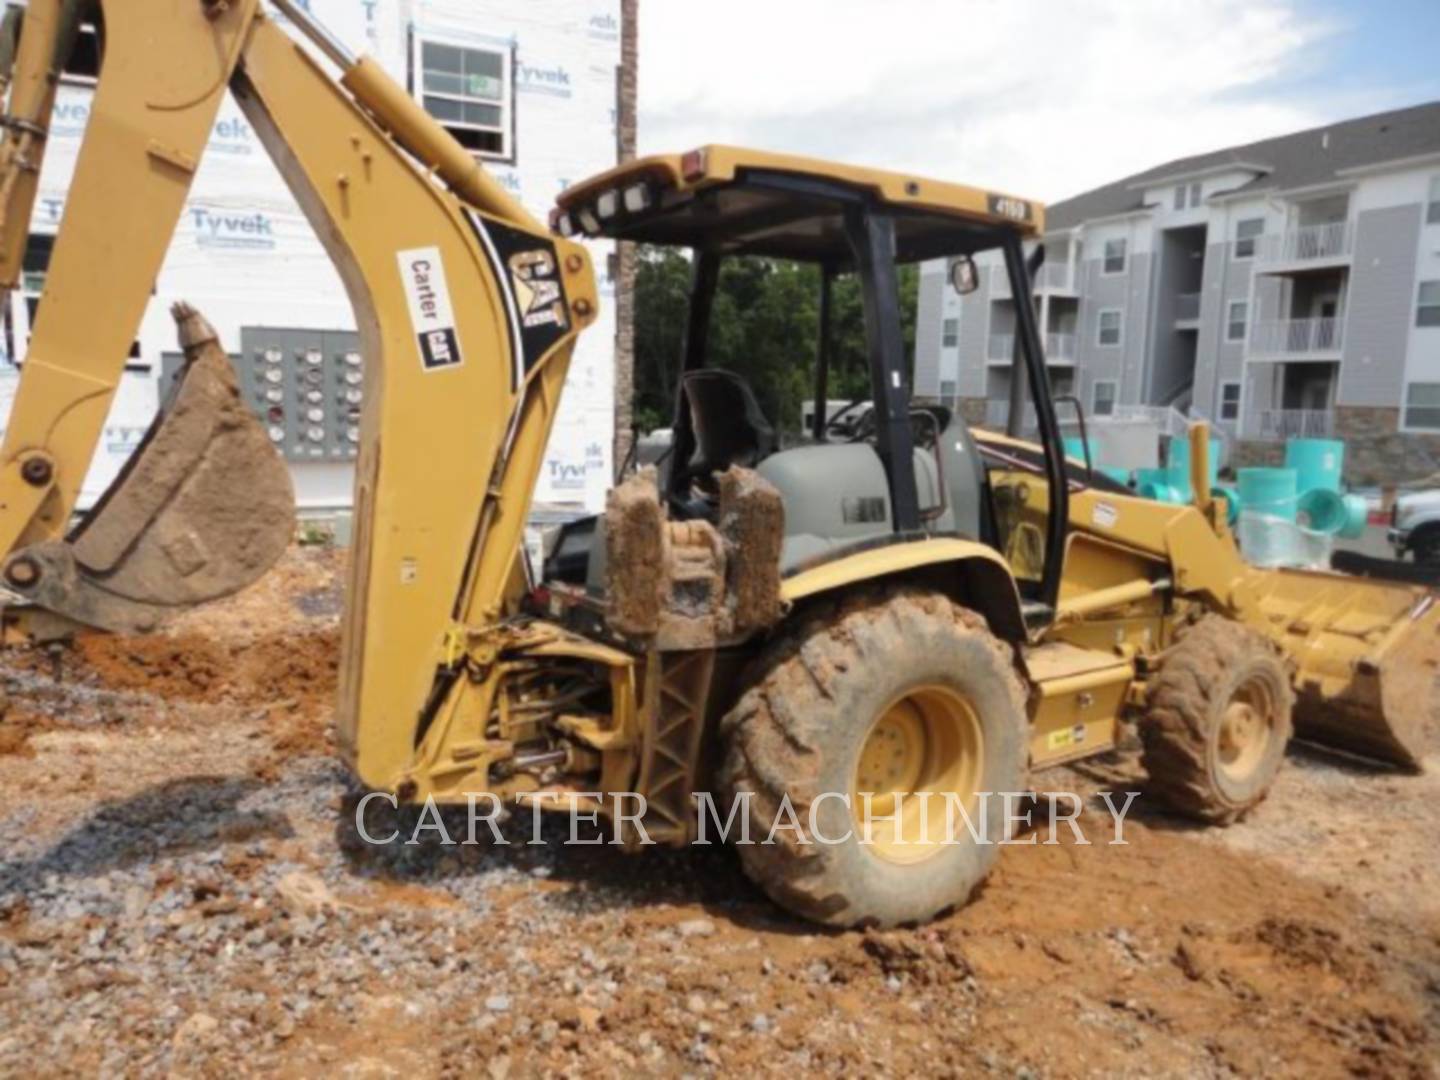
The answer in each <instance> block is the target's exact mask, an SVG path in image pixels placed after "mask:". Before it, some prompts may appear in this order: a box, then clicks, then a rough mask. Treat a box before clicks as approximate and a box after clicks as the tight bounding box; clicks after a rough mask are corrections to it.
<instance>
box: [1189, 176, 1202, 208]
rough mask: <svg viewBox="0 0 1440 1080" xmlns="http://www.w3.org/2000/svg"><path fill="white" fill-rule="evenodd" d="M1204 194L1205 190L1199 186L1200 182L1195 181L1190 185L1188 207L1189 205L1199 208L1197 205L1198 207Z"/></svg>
mask: <svg viewBox="0 0 1440 1080" xmlns="http://www.w3.org/2000/svg"><path fill="white" fill-rule="evenodd" d="M1204 194H1205V189H1204V188H1202V187H1201V186H1200V182H1199V181H1198V180H1197V181H1196V182H1195V183H1193V184H1191V185H1190V205H1191V206H1199V205H1200V200H1201V199H1202V198H1203V197H1204Z"/></svg>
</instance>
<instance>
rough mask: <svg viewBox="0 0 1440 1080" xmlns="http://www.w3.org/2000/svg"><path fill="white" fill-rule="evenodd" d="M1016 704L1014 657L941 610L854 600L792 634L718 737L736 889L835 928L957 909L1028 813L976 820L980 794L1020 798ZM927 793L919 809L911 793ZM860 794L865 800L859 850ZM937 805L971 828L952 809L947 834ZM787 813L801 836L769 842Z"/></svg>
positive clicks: (1020, 698)
mask: <svg viewBox="0 0 1440 1080" xmlns="http://www.w3.org/2000/svg"><path fill="white" fill-rule="evenodd" d="M1024 702H1025V698H1024V693H1023V690H1022V686H1021V682H1020V679H1019V677H1018V676H1017V674H1016V671H1015V661H1014V655H1013V652H1012V650H1011V649H1010V647H1009V646H1007V645H1005V644H1004V643H1003V642H1001V641H1000V640H999V639H997V638H996V637H995V636H994V635H993V634H991V633H990V631H989V629H988V628H987V626H986V624H985V620H984V619H983V618H981V617H980V616H979V615H977V614H976V613H974V612H973V611H969V610H967V609H965V608H962V607H959V606H958V605H956V604H954V603H952V602H951V601H950V600H949V599H948V598H947V597H945V596H943V595H940V594H937V593H929V592H924V591H920V590H900V591H892V592H888V593H869V594H862V595H860V596H856V597H851V598H849V599H847V600H845V601H843V602H840V603H838V604H835V605H832V606H829V607H827V608H826V609H824V610H822V611H819V612H816V613H814V614H812V615H811V616H809V617H807V618H804V619H802V620H801V621H800V623H799V624H798V625H797V626H796V628H795V629H794V630H793V631H791V633H790V634H789V635H787V636H786V637H785V638H782V639H781V640H779V641H778V642H777V643H776V644H775V645H774V646H772V647H771V649H770V651H769V652H768V653H767V654H766V655H765V656H764V657H762V658H761V662H760V663H759V665H758V667H757V670H756V672H755V673H754V675H753V678H752V680H751V681H750V683H749V688H748V689H747V690H746V692H745V693H744V694H743V695H742V697H741V698H740V700H739V702H738V703H737V704H736V706H735V707H734V708H733V709H732V710H731V711H730V712H729V713H728V714H727V715H726V717H725V718H724V720H723V721H722V722H721V732H722V735H723V737H724V739H725V743H726V747H725V757H724V761H723V764H722V766H721V770H720V784H719V787H720V792H719V794H720V796H721V798H722V799H723V800H724V802H723V803H722V807H723V808H724V812H725V813H727V814H728V812H729V808H730V807H731V806H733V805H735V803H734V802H732V800H735V799H740V800H745V801H744V802H743V803H742V804H741V805H742V807H743V809H742V810H741V812H740V813H738V814H737V821H738V820H739V819H740V818H742V817H743V818H744V819H745V820H747V822H748V827H749V834H750V841H751V842H750V843H743V842H742V843H737V844H736V850H737V851H738V852H739V856H740V861H741V864H742V866H743V867H744V870H745V872H746V874H747V875H748V876H749V877H750V878H751V880H753V881H754V882H756V883H757V884H758V885H759V886H760V887H761V888H762V889H764V890H765V892H766V893H767V894H769V896H770V897H771V898H772V899H774V900H775V901H776V902H777V903H779V904H780V905H781V906H782V907H785V908H787V909H788V910H790V911H792V912H794V913H795V914H797V915H801V916H803V917H804V918H807V919H811V920H813V921H816V922H820V923H825V924H828V925H831V926H856V925H874V926H894V925H897V924H901V923H914V922H920V921H923V920H925V919H929V918H932V917H933V916H935V915H936V914H938V913H939V912H941V911H943V910H945V909H946V908H950V907H954V906H957V905H960V904H963V903H964V902H965V901H966V900H967V899H968V898H969V897H970V894H971V892H972V891H973V890H974V889H975V887H976V886H977V885H979V884H980V882H981V881H982V880H983V879H984V878H985V875H986V874H987V873H988V872H989V870H990V867H991V865H992V864H993V863H994V861H995V858H996V856H997V855H998V852H999V848H998V847H997V846H996V844H997V843H998V842H999V841H1000V840H1001V839H1003V838H1004V837H1005V835H1006V833H1005V829H1006V813H1005V812H1006V810H1007V809H1011V808H1012V807H1013V811H1014V812H1015V813H1017V814H1023V813H1024V809H1025V808H1024V806H1023V805H1022V804H1021V803H1020V801H1019V800H1018V799H1015V800H1011V803H1010V804H1007V803H1005V802H1004V801H1003V800H1002V799H1001V798H999V797H998V796H997V797H993V798H990V799H987V800H986V803H987V805H986V807H985V810H986V813H985V817H983V818H982V817H981V814H980V812H979V807H978V797H977V796H976V794H975V793H977V792H986V791H988V792H1020V791H1025V790H1028V788H1026V772H1027V762H1028V748H1027V740H1026V734H1027V730H1026V729H1027V721H1026V715H1025V705H1024ZM926 791H930V792H933V793H935V794H934V795H932V796H931V797H930V799H929V801H928V802H927V801H926V800H925V799H924V798H922V797H920V796H918V795H915V794H914V793H917V792H926ZM861 792H871V793H873V798H872V801H871V802H870V804H869V805H870V807H871V811H872V813H873V815H874V816H875V818H876V819H877V820H875V821H872V822H871V831H870V833H869V835H868V837H867V835H866V831H865V827H864V825H863V824H862V823H861V821H860V818H861V817H863V814H864V811H863V807H864V806H865V805H866V803H865V799H864V796H863V795H862V794H860V793H861ZM947 792H954V793H955V796H954V797H953V798H954V801H953V803H952V805H963V806H964V807H965V815H966V817H962V816H961V815H960V813H959V811H958V810H952V812H951V818H950V821H951V822H953V830H952V831H951V832H950V833H948V834H947V831H946V829H947V821H946V820H945V818H944V811H945V805H946V802H947V799H946V798H945V795H944V793H947ZM897 793H908V795H901V796H897ZM839 795H845V796H848V798H846V799H843V800H842V799H841V798H839V797H838V796H839ZM787 798H788V801H789V805H790V806H791V807H792V808H793V810H794V811H795V819H796V820H797V821H798V822H799V824H800V826H801V829H800V833H799V835H797V833H796V832H795V831H794V830H791V829H782V830H777V831H776V833H775V837H774V843H764V842H763V841H765V840H766V839H768V838H769V837H770V833H771V828H772V825H773V824H774V823H775V821H776V819H777V815H781V814H782V809H783V806H784V803H785V800H786V799H787ZM852 807H854V808H856V809H860V814H856V813H853V812H852ZM967 817H968V819H969V820H970V821H972V822H973V823H974V831H973V832H972V831H971V830H970V829H968V828H967V826H966V824H965V821H966V818H967ZM891 818H893V820H888V821H887V820H882V819H891ZM922 818H923V819H924V820H923V825H924V834H923V835H922V834H920V832H919V829H920V826H921V819H922ZM782 819H783V820H786V821H788V820H789V819H785V818H782ZM812 825H813V827H814V830H813V831H814V834H815V835H812ZM736 831H738V830H737V829H734V828H732V831H731V836H730V839H731V840H732V841H734V840H735V839H736V836H735V833H736ZM847 834H848V835H847ZM947 836H948V837H949V839H946V838H947ZM977 836H979V837H983V838H984V839H985V840H986V841H988V842H986V843H979V842H976V837H977ZM927 837H928V841H929V842H925V840H926V839H927ZM802 838H803V842H802ZM867 840H868V842H866V841H867ZM832 841H838V842H832Z"/></svg>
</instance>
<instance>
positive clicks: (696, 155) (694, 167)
mask: <svg viewBox="0 0 1440 1080" xmlns="http://www.w3.org/2000/svg"><path fill="white" fill-rule="evenodd" d="M680 175H681V176H683V177H684V178H685V179H686V180H699V179H700V178H701V177H702V176H704V175H705V151H704V150H691V151H690V152H689V153H687V154H685V155H684V156H683V157H682V158H681V159H680Z"/></svg>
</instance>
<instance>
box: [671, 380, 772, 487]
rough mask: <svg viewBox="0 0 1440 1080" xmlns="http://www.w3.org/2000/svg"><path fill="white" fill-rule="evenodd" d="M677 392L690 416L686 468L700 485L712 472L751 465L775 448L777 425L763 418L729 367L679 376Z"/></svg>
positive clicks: (746, 387)
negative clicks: (689, 450)
mask: <svg viewBox="0 0 1440 1080" xmlns="http://www.w3.org/2000/svg"><path fill="white" fill-rule="evenodd" d="M680 393H681V394H682V395H683V397H684V399H685V405H686V408H687V410H688V412H689V416H690V430H691V433H692V434H693V435H694V438H695V452H694V453H693V454H691V456H690V460H689V462H687V463H686V470H687V472H688V473H689V475H690V477H691V479H692V480H693V481H694V482H696V483H699V484H700V485H702V486H704V487H707V488H708V487H709V486H710V485H711V479H710V477H711V474H712V473H717V472H724V471H725V470H726V469H728V468H729V467H730V466H731V465H739V466H742V467H743V468H747V469H753V468H754V467H755V466H756V465H758V464H759V463H760V461H761V460H762V459H763V458H766V457H769V456H770V455H771V454H773V453H774V452H775V449H776V447H777V445H778V440H777V439H776V437H775V429H774V428H773V427H771V426H770V422H769V421H768V420H766V419H765V413H764V412H763V411H762V410H761V408H760V402H759V401H758V400H756V397H755V391H754V390H752V389H751V388H750V384H749V383H748V382H746V381H745V380H744V379H743V378H741V377H740V376H739V375H736V374H735V373H734V372H732V371H721V370H719V369H705V370H702V371H691V372H688V373H687V374H685V375H683V376H681V379H680Z"/></svg>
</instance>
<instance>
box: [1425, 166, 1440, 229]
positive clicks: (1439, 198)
mask: <svg viewBox="0 0 1440 1080" xmlns="http://www.w3.org/2000/svg"><path fill="white" fill-rule="evenodd" d="M1425 224H1427V225H1440V176H1432V177H1431V178H1430V198H1429V199H1428V200H1427V201H1426V203H1425Z"/></svg>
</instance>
